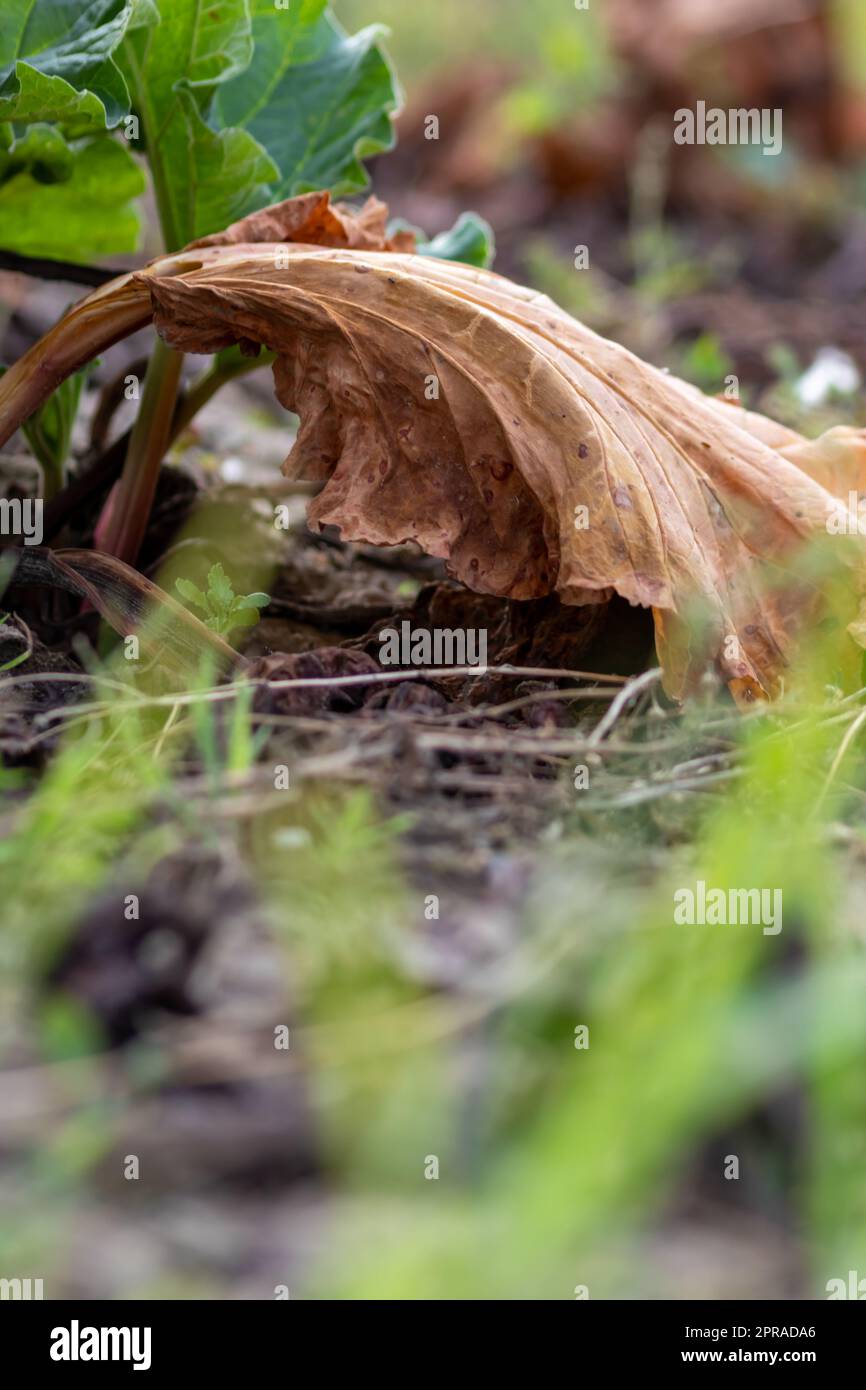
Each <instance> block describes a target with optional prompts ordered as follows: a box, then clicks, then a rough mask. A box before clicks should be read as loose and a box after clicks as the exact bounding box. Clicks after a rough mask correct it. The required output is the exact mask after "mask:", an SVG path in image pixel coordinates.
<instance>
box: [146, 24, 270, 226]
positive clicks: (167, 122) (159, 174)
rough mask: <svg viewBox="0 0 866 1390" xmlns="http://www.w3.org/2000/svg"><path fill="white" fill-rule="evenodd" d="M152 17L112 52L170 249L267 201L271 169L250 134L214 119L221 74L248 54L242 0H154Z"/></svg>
mask: <svg viewBox="0 0 866 1390" xmlns="http://www.w3.org/2000/svg"><path fill="white" fill-rule="evenodd" d="M159 4H160V8H161V20H160V23H159V24H158V25H156V26H154V27H153V28H150V29H147V30H144V29H139V30H138V31H136V32H135V33H133V34H131V35H130V36H129V38H128V39H127V41H126V42H125V44H124V45H123V48H122V50H121V53H120V63H121V66H122V68H123V71H124V75H125V76H126V79H127V81H128V83H129V87H130V91H131V94H132V104H133V107H134V109H135V112H136V114H137V115H138V117H139V119H140V122H141V131H140V136H141V145H142V147H143V148H144V149H145V150H146V152H147V157H148V162H149V164H150V169H151V174H152V177H153V183H154V191H155V193H156V200H157V206H158V209H159V218H160V223H161V225H162V231H163V236H164V239H165V243H166V247H167V249H168V250H177V249H178V248H179V247H181V246H183V245H185V244H186V242H188V241H192V240H193V239H194V238H195V237H200V236H206V235H207V234H208V233H209V232H213V231H217V230H218V229H219V228H221V227H224V226H226V224H227V223H229V222H232V221H234V220H235V219H236V218H238V217H242V216H243V215H244V214H245V213H247V212H249V211H250V210H251V209H252V208H254V207H262V206H264V204H265V203H266V202H268V190H269V186H270V184H271V182H272V181H273V180H274V179H275V178H276V177H277V169H276V166H275V165H274V163H273V161H272V160H271V159H270V158H269V156H268V155H267V154H266V152H265V151H264V150H263V149H262V147H261V145H260V144H259V143H258V142H257V140H256V139H255V137H254V136H253V135H250V134H248V133H247V132H246V131H243V130H239V129H214V127H213V124H212V123H211V122H210V120H209V113H210V108H211V105H212V101H213V94H214V91H215V90H216V88H217V86H218V85H219V84H220V83H223V82H226V81H228V80H229V79H231V78H233V77H235V76H236V75H237V74H239V73H240V72H242V71H243V69H244V68H245V67H246V65H247V64H248V63H249V61H250V58H251V57H252V52H253V48H252V30H251V26H250V17H249V9H248V4H247V0H219V3H218V4H213V5H203V4H201V3H200V0H159Z"/></svg>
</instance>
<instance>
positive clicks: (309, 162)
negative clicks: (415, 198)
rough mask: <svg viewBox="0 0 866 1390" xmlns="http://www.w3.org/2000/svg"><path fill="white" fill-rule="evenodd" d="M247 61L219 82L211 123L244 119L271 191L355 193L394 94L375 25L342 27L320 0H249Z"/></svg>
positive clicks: (388, 136) (388, 141)
mask: <svg viewBox="0 0 866 1390" xmlns="http://www.w3.org/2000/svg"><path fill="white" fill-rule="evenodd" d="M250 9H251V12H252V23H253V38H254V41H255V49H254V53H253V58H252V62H251V63H250V64H249V66H248V67H247V68H246V69H245V70H244V71H243V72H242V73H240V74H239V75H238V76H236V77H234V78H233V79H232V81H231V82H227V83H225V85H224V86H222V87H220V90H219V92H218V93H217V95H216V100H215V103H214V113H215V117H216V119H217V120H218V121H219V123H220V124H222V125H226V126H243V127H244V128H245V129H246V130H248V131H249V132H250V133H251V134H252V135H254V136H255V138H256V139H257V140H258V141H260V143H261V144H262V145H263V146H264V147H265V149H266V150H267V151H268V154H269V155H270V156H271V158H272V159H273V160H274V162H275V163H276V165H277V167H278V169H279V177H278V178H277V179H276V180H275V181H274V187H273V189H272V191H271V196H272V198H285V197H287V196H288V195H289V194H293V193H301V192H304V191H306V190H307V189H317V188H329V189H330V190H331V191H332V192H333V193H335V194H346V193H356V192H358V191H359V190H360V189H362V188H365V187H366V185H367V176H366V173H365V172H364V168H363V165H362V164H361V160H363V159H366V158H368V157H369V156H370V155H374V154H378V153H379V152H380V151H381V150H387V149H390V148H391V146H392V145H393V143H394V133H393V129H392V124H391V117H392V115H393V113H394V112H395V111H396V109H397V104H398V96H397V86H396V81H395V78H394V74H393V72H392V71H391V68H390V67H389V65H388V61H387V59H386V58H385V56H384V54H383V53H382V50H381V49H380V47H379V45H378V39H379V38H380V36H381V33H382V30H381V29H380V28H379V27H378V26H371V27H369V28H367V29H362V30H361V31H360V32H359V33H357V34H353V35H351V36H349V35H347V34H345V33H344V32H343V30H342V29H341V27H340V25H339V24H338V23H337V21H336V20H335V19H334V17H333V15H332V14H331V12H330V10H329V8H328V6H327V4H326V0H292V3H291V4H289V5H288V6H284V7H279V8H278V7H277V6H275V5H274V3H273V0H251V5H250Z"/></svg>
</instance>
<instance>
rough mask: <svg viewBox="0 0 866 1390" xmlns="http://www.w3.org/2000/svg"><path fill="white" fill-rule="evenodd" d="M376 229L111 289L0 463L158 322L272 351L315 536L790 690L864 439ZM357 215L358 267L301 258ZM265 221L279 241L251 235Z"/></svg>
mask: <svg viewBox="0 0 866 1390" xmlns="http://www.w3.org/2000/svg"><path fill="white" fill-rule="evenodd" d="M371 212H372V213H374V214H375V216H376V218H382V217H383V210H381V205H378V206H377V205H374V206H373V208H372V209H369V205H368V209H365V210H363V211H362V213H361V214H359V215H357V216H356V217H355V218H354V219H352V217H351V216H350V215H349V214H346V213H343V212H340V210H339V209H331V208H330V206H329V203H328V200H327V198H325V197H324V195H322V196H320V197H319V198H318V199H316V198H312V197H307V198H303V199H296V200H292V202H290V203H289V204H287V205H286V206H284V207H280V208H274V209H269V210H268V212H267V216H266V215H265V214H264V213H262V214H260V215H259V217H258V218H257V219H249V220H247V222H246V223H245V224H241V226H242V227H243V232H241V231H240V230H239V229H238V228H230V229H229V230H228V232H227V233H226V234H225V236H224V238H223V239H222V242H221V244H218V243H220V238H218V237H214V238H213V239H212V244H209V245H204V246H201V247H199V248H189V249H188V250H186V251H184V252H183V253H181V254H179V255H176V256H173V257H165V258H163V259H162V260H160V261H156V262H154V263H153V264H152V265H151V266H150V267H148V268H146V269H145V270H144V271H142V272H138V273H136V274H133V275H132V276H125V277H122V279H120V280H119V281H117V282H115V283H114V285H112V286H106V287H104V288H103V289H102V290H100V291H98V292H97V294H95V295H92V296H90V297H89V298H88V299H87V300H85V301H83V302H82V304H80V305H78V306H76V308H75V309H74V310H72V311H71V313H70V315H69V316H68V322H66V323H65V324H64V322H63V321H61V323H60V324H59V325H57V326H56V327H55V328H54V329H53V330H52V331H51V333H50V334H49V335H47V336H46V338H45V340H43V344H41V345H37V347H36V348H34V349H31V351H30V352H29V353H28V354H26V355H25V357H24V358H23V359H21V362H19V363H18V364H16V366H15V367H14V368H13V369H12V370H11V371H10V372H9V373H7V375H6V376H5V377H4V378H3V379H2V381H0V443H2V442H3V440H4V438H6V437H8V435H9V433H10V432H11V430H12V429H13V428H15V427H16V425H17V424H19V423H20V421H21V420H22V419H23V418H26V415H27V414H29V413H30V412H31V411H32V410H33V409H35V407H36V406H37V405H38V404H39V401H40V400H41V399H43V398H44V395H45V393H46V392H47V390H48V389H50V387H51V386H52V385H55V384H56V382H57V379H58V377H62V376H63V375H66V374H68V372H69V371H72V370H74V369H75V368H76V367H77V366H80V365H81V363H82V361H85V360H87V357H88V356H92V355H93V353H94V351H101V350H102V349H103V347H105V346H106V345H107V344H108V342H111V341H115V340H116V339H117V337H118V336H120V335H121V334H122V333H126V332H130V331H132V330H133V328H135V327H138V326H140V324H141V322H142V320H143V318H144V317H146V314H147V310H148V308H149V309H150V310H151V311H152V312H153V317H154V323H155V325H156V327H157V329H158V331H159V332H160V333H161V335H162V336H163V337H164V338H165V339H166V341H168V342H169V343H170V344H171V345H172V346H174V347H176V348H178V349H180V350H182V351H189V352H201V353H213V352H218V351H220V350H221V349H224V348H227V347H230V346H231V345H233V344H240V345H241V347H242V348H243V350H244V351H255V348H256V346H258V345H264V346H265V347H266V348H268V349H269V350H270V351H272V352H273V353H274V354H275V361H274V367H273V369H274V378H275V384H276V393H277V397H278V399H279V400H280V401H281V403H282V404H283V405H284V406H286V408H287V409H289V410H292V411H294V412H295V413H297V414H298V415H299V417H300V420H301V427H300V431H299V434H298V438H297V442H296V444H295V447H294V449H293V450H292V453H291V454H290V456H289V459H288V460H287V464H286V471H287V472H288V473H289V474H290V475H291V476H304V477H307V478H310V479H315V480H320V481H321V482H322V483H323V484H324V486H323V488H322V490H321V492H320V493H319V494H318V495H317V496H316V498H315V499H314V501H313V502H312V503H311V505H310V511H309V520H310V522H311V524H312V525H314V526H318V527H321V526H324V525H335V526H337V527H339V528H340V529H341V530H342V532H343V535H344V536H345V537H346V538H348V539H351V540H360V541H365V542H369V543H372V544H376V545H391V544H396V543H400V542H404V541H407V540H414V541H417V542H418V543H419V544H420V545H421V546H422V547H423V548H424V549H425V550H426V551H427V552H428V553H430V554H432V555H436V556H441V557H442V558H443V559H444V560H445V561H446V563H447V566H448V569H449V571H450V572H451V573H452V574H453V575H454V576H455V577H456V578H458V579H460V580H462V581H463V582H464V583H465V584H467V585H468V586H469V587H470V588H472V589H474V590H476V591H478V592H481V593H489V594H498V595H502V596H505V597H509V598H512V599H529V598H540V597H543V596H545V595H547V594H549V593H554V592H555V593H557V594H558V595H559V597H560V599H561V600H562V601H563V602H565V603H567V604H574V605H584V604H598V603H603V602H606V601H607V600H608V599H610V598H611V597H612V596H613V595H614V594H618V595H620V596H621V597H622V598H624V599H626V600H628V602H630V603H632V604H635V605H640V606H642V607H646V608H650V609H652V611H653V616H654V619H655V626H656V638H657V647H658V652H659V657H660V659H661V662H662V664H663V667H664V670H665V681H666V685H667V688H668V689H669V690H670V692H671V693H672V694H674V695H681V694H683V693H685V692H686V691H688V690H689V689H691V688H694V686H695V685H696V683H697V682H698V681H699V679H700V678H701V676H702V675H703V673H704V672H705V671H706V670H707V668H708V666H709V665H713V666H714V667H715V669H716V670H717V671H718V673H719V674H720V675H721V676H722V677H723V678H724V679H725V680H726V681H727V682H728V683H729V685H730V686H731V688H732V690H733V691H734V692H735V694H737V695H738V696H740V697H742V698H755V697H758V696H762V695H765V694H771V693H773V692H774V691H775V690H776V689H777V687H778V684H779V681H780V678H781V677H782V674H783V672H784V669H785V666H786V663H787V661H788V658H789V654H790V652H791V649H792V646H793V644H794V642H795V640H796V637H797V635H798V633H799V632H800V631H801V629H802V628H803V625H804V623H805V620H806V618H807V617H809V616H811V614H812V611H813V608H814V605H815V602H816V599H817V597H818V595H817V593H816V590H815V588H814V586H810V582H809V581H808V580H807V579H805V578H803V577H802V575H798V551H799V550H800V548H801V547H802V545H803V543H804V542H805V541H806V540H808V539H809V538H810V537H812V536H814V535H815V534H816V533H817V534H824V535H826V534H827V532H828V529H829V527H828V520H829V518H830V517H831V516H833V515H838V512H839V504H838V502H837V500H836V498H837V497H839V496H841V497H842V498H843V499H844V498H845V497H846V493H847V489H848V487H850V486H852V485H854V484H852V479H857V478H860V479H862V478H863V474H864V469H863V456H864V452H866V450H864V437H863V435H862V433H861V432H859V431H841V432H840V431H831V432H830V433H829V434H828V435H827V436H825V437H824V438H822V439H821V440H817V441H813V442H808V441H806V440H803V439H800V438H799V437H798V436H797V435H796V434H794V433H793V432H792V431H790V430H787V429H785V428H784V427H783V426H779V425H777V424H776V423H775V422H773V421H770V420H767V419H765V418H764V417H762V416H758V415H755V414H753V413H750V412H747V411H742V410H740V409H739V407H735V406H732V405H730V404H726V403H723V402H720V401H718V400H715V399H712V398H709V397H705V396H702V395H701V393H700V392H698V391H697V390H695V389H694V388H692V387H689V386H687V385H686V384H685V383H684V382H681V381H678V380H677V379H676V378H675V377H672V376H670V375H668V374H666V373H664V372H661V371H658V370H657V369H656V368H654V367H651V366H648V365H647V364H646V363H644V362H642V361H640V359H638V358H637V357H635V356H633V355H632V354H631V353H630V352H628V351H627V350H626V349H625V348H623V347H621V346H619V345H618V344H616V343H612V342H608V341H607V340H605V339H604V338H601V337H599V336H598V335H597V334H595V333H593V332H591V331H590V330H589V329H588V328H586V327H585V326H584V325H583V324H581V323H579V322H577V321H576V320H575V319H573V318H571V317H570V316H569V315H568V314H566V313H565V312H564V311H563V310H561V309H559V308H558V307H557V306H556V305H555V304H554V303H552V301H551V300H550V299H548V298H547V297H546V296H544V295H540V294H537V293H535V292H534V291H532V290H530V289H526V288H524V287H522V286H520V285H516V284H513V283H512V282H511V281H509V280H507V279H505V278H503V277H502V276H498V275H494V274H492V273H491V272H489V271H484V270H478V269H473V268H471V267H469V266H466V265H461V264H457V263H456V262H451V261H442V260H437V259H435V258H433V257H424V256H418V255H411V254H405V253H402V252H395V251H390V250H384V249H381V250H380V249H375V239H374V237H372V236H371V234H370V230H371V224H370V218H371ZM365 213H366V217H367V222H366V224H365V228H364V234H365V236H366V243H365V245H364V249H356V248H353V246H351V245H348V246H346V245H344V246H333V245H332V246H314V245H309V244H304V243H302V242H298V241H296V240H293V238H294V237H296V236H297V235H303V236H305V237H307V238H309V239H311V240H312V239H313V238H314V237H319V238H324V239H332V238H334V237H335V236H342V237H343V238H344V239H345V240H346V241H352V240H355V239H357V237H358V235H359V227H358V224H359V222H361V221H363V219H364V216H365ZM332 214H333V218H332ZM335 222H336V230H335V225H334V224H335ZM266 227H271V228H273V229H274V230H276V231H277V232H278V233H279V234H280V235H281V236H282V237H285V238H287V239H286V240H280V241H279V242H272V243H268V242H261V241H259V242H256V241H253V242H252V243H244V242H236V241H235V237H236V236H237V235H241V234H243V235H247V236H251V237H254V236H256V235H258V234H260V233H263V232H264V231H265V229H266ZM370 241H374V246H372V247H371V246H370V245H369V242H370ZM380 245H381V246H385V245H386V242H385V240H384V236H383V239H382V241H381V242H380ZM146 301H147V302H148V303H147V304H146ZM861 486H862V482H861ZM780 580H783V581H784V582H782V583H780V582H779V581H780ZM770 581H772V582H770Z"/></svg>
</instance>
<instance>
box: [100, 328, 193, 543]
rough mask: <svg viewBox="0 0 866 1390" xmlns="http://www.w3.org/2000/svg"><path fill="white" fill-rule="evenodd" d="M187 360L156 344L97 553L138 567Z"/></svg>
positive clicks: (160, 341) (101, 523) (160, 342)
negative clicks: (100, 551) (103, 553)
mask: <svg viewBox="0 0 866 1390" xmlns="http://www.w3.org/2000/svg"><path fill="white" fill-rule="evenodd" d="M182 364H183V354H182V353H179V352H175V351H174V350H173V349H172V348H170V347H168V346H167V344H166V343H164V342H163V341H162V339H161V338H158V339H157V342H156V346H155V348H154V350H153V355H152V357H151V359H150V362H149V364H148V368H147V374H146V376H145V378H144V390H143V391H142V395H141V404H140V406H139V410H138V415H137V416H136V420H135V424H134V425H133V428H132V435H131V437H130V440H129V449H128V451H127V455H126V462H125V464H124V466H123V473H122V474H121V477H120V480H119V482H118V483H117V486H116V487H115V489H114V491H113V492H112V494H111V496H110V498H109V501H108V506H107V509H106V512H104V513H103V515H102V517H101V519H100V522H99V526H98V527H97V532H96V544H97V546H98V548H99V549H100V550H102V551H105V552H106V553H107V554H109V555H115V556H116V557H117V558H118V559H119V560H125V561H126V563H127V564H130V565H133V564H135V561H136V558H137V556H138V552H139V549H140V548H141V542H142V540H143V539H144V533H145V530H146V529H147V522H148V517H149V516H150V509H151V506H152V504H153V495H154V492H155V491H156V482H157V478H158V477H159V468H160V464H161V463H162V460H163V456H164V454H165V451H166V449H167V448H168V444H169V440H170V437H171V426H172V418H173V416H174V409H175V401H176V399H177V388H178V384H179V382H180V371H181V366H182Z"/></svg>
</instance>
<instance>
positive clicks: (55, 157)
mask: <svg viewBox="0 0 866 1390" xmlns="http://www.w3.org/2000/svg"><path fill="white" fill-rule="evenodd" d="M3 129H5V130H9V131H10V132H11V127H10V126H4V127H3ZM74 167H75V155H74V154H73V152H72V150H71V149H70V148H69V145H68V144H67V142H66V140H65V139H64V137H63V135H62V134H61V132H60V131H59V130H58V128H57V126H54V125H47V124H46V123H44V122H39V123H38V124H36V125H31V126H27V128H26V129H25V131H24V133H23V134H22V135H20V136H19V137H18V139H12V140H10V142H9V144H8V145H7V146H6V147H5V148H4V149H0V184H4V183H6V181H7V180H8V179H11V178H13V177H14V175H15V174H21V173H29V174H30V176H31V177H32V178H34V179H35V180H36V182H37V183H62V182H63V181H64V179H68V178H71V177H72V172H73V169H74Z"/></svg>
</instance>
